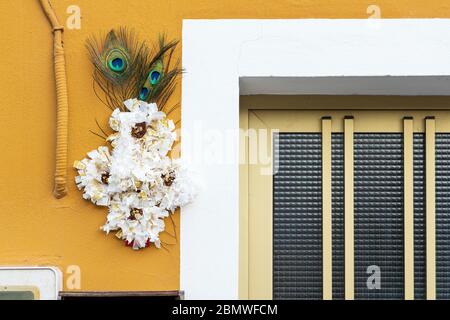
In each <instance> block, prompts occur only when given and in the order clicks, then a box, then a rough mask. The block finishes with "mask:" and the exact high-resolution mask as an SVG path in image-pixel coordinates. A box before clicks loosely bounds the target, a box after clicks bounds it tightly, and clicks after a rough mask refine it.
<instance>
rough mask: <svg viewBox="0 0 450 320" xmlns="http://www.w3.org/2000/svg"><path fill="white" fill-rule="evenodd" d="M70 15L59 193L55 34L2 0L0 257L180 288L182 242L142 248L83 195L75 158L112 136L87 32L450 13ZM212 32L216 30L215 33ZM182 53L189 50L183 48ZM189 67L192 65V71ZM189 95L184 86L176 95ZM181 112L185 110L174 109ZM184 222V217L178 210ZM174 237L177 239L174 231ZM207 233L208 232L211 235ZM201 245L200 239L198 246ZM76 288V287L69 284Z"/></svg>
mask: <svg viewBox="0 0 450 320" xmlns="http://www.w3.org/2000/svg"><path fill="white" fill-rule="evenodd" d="M52 2H53V4H54V7H55V10H56V12H57V14H58V16H59V18H60V20H62V22H65V20H66V18H67V17H68V15H67V13H66V9H67V7H68V6H70V5H73V4H75V5H78V6H79V7H80V8H81V13H82V24H81V30H66V32H65V48H66V59H67V74H68V85H69V104H70V121H69V130H70V131H69V133H70V137H69V164H68V165H69V169H68V171H69V179H70V180H69V195H68V196H67V197H65V198H63V199H62V200H56V199H54V198H53V196H52V188H53V179H52V175H53V168H54V144H55V107H54V105H55V91H54V78H53V70H52V36H51V33H50V29H49V28H50V27H49V24H48V22H47V21H46V18H45V16H44V15H43V13H42V12H41V10H40V7H39V5H38V1H37V0H1V1H0V36H1V41H0V45H1V48H2V50H1V52H2V55H3V56H2V58H1V72H2V76H1V80H0V81H1V82H0V104H1V107H0V110H1V115H0V119H1V123H0V146H1V149H0V197H1V198H0V265H53V266H58V267H59V268H60V269H61V270H62V271H63V272H65V271H66V268H67V267H68V266H70V265H77V266H80V268H81V276H82V278H81V281H82V282H81V289H82V290H169V289H177V288H178V287H179V245H178V244H176V245H173V246H170V247H169V251H165V250H157V249H154V248H151V249H148V250H142V251H139V252H134V251H132V250H131V249H129V248H126V247H125V246H124V245H123V244H122V243H121V242H120V241H118V240H116V239H115V238H114V236H113V235H110V236H109V237H110V238H111V239H108V238H107V237H106V236H105V235H104V234H103V233H102V232H101V231H100V230H99V229H98V228H99V226H100V225H102V224H103V222H104V220H105V217H106V210H105V208H97V207H95V206H94V205H92V204H90V203H89V202H87V201H83V200H82V199H81V194H80V192H79V191H77V190H76V188H75V185H74V183H73V178H74V174H75V172H74V171H73V170H72V168H71V164H72V163H73V161H74V160H76V159H81V158H82V157H84V155H85V153H86V152H87V151H90V150H92V149H94V148H96V147H97V146H98V145H99V144H100V143H102V141H101V140H100V139H98V138H97V137H95V136H94V135H92V134H90V133H89V129H95V122H94V119H95V118H97V119H98V120H99V121H100V122H101V123H104V124H106V121H107V117H108V109H106V108H105V107H104V106H102V104H101V103H100V102H99V101H98V100H97V98H96V97H95V95H94V93H93V91H92V78H91V70H92V69H91V66H90V63H89V61H88V58H87V55H86V52H85V49H84V40H85V39H86V37H87V36H88V35H90V34H92V33H95V32H98V31H106V30H108V29H109V28H111V27H114V26H120V25H126V26H129V27H133V28H135V29H136V30H138V31H139V32H140V35H141V37H142V38H145V39H149V40H150V39H155V38H156V37H157V34H158V32H160V31H165V32H166V33H167V35H168V36H169V37H178V38H180V37H181V27H182V19H183V18H211V19H215V18H366V17H367V16H368V14H367V13H366V9H367V7H368V6H369V5H371V4H376V5H378V6H379V7H380V9H381V14H382V17H383V18H440V17H442V18H449V17H450V2H449V1H447V0H429V1H423V0H396V1H392V0H391V1H387V0H383V1H376V2H375V1H360V0H340V1H337V0H328V1H325V0H272V1H270V0H152V1H150V0H52ZM205 41H207V39H205ZM179 54H180V50H179V51H178V53H177V55H179ZM187 71H188V72H189V70H187ZM179 100H180V88H178V90H177V91H176V93H175V94H174V96H173V101H179ZM173 117H174V119H175V120H178V119H179V112H178V113H175V114H174V115H173ZM175 220H176V223H177V226H179V216H178V215H176V219H175ZM166 239H167V241H171V239H170V238H166ZM205 241H207V239H205ZM192 250H195V248H192ZM66 289H67V288H66Z"/></svg>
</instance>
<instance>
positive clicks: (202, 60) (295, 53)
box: [180, 19, 450, 299]
mask: <svg viewBox="0 0 450 320" xmlns="http://www.w3.org/2000/svg"><path fill="white" fill-rule="evenodd" d="M182 43H183V47H182V48H183V56H182V58H183V67H184V68H185V69H186V74H185V75H184V77H183V84H182V132H181V134H182V137H183V142H182V149H181V151H182V155H183V157H184V158H185V159H187V161H188V163H189V165H190V166H191V168H192V169H193V171H194V173H195V174H196V175H197V177H198V179H199V180H200V181H201V185H202V187H201V189H200V193H199V195H198V197H197V199H196V201H195V203H194V204H192V205H190V206H187V207H185V208H183V209H182V215H181V243H180V245H181V261H180V263H181V270H180V278H181V279H180V282H181V283H180V286H181V289H182V290H184V291H185V294H186V298H187V299H206V298H210V299H214V298H216V299H237V298H238V297H239V164H238V160H237V159H239V137H238V135H235V136H234V137H233V138H232V139H231V140H227V141H223V142H222V143H223V146H221V145H220V142H218V141H215V142H214V143H215V146H214V149H215V150H218V149H220V148H221V147H223V148H227V159H230V158H231V159H235V160H236V161H231V162H229V161H228V162H227V161H225V162H224V161H223V159H218V160H217V161H215V159H214V158H212V157H209V159H207V157H203V156H201V155H200V156H199V154H203V155H205V154H206V152H205V150H207V149H210V148H211V141H210V140H209V139H208V132H222V133H225V132H238V130H239V96H240V95H251V94H322V95H327V94H328V95H354V94H358V95H450V59H449V57H450V19H389V20H374V19H368V20H358V19H352V20H347V19H336V20H325V19H309V20H283V19H280V20H184V21H183V38H182ZM274 107H276V106H274ZM198 130H201V132H203V134H202V135H200V136H199V135H196V134H195V132H196V131H197V132H198ZM230 141H231V144H230ZM218 143H219V145H217V144H218Z"/></svg>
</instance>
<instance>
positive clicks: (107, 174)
mask: <svg viewBox="0 0 450 320" xmlns="http://www.w3.org/2000/svg"><path fill="white" fill-rule="evenodd" d="M110 176H111V175H110V174H109V172H105V173H103V174H102V176H101V180H102V182H103V183H104V184H108V182H109V177H110Z"/></svg>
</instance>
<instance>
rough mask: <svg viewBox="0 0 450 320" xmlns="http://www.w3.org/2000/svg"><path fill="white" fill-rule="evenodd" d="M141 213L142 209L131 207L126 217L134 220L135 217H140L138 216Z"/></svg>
mask: <svg viewBox="0 0 450 320" xmlns="http://www.w3.org/2000/svg"><path fill="white" fill-rule="evenodd" d="M143 213H144V212H143V211H142V209H138V208H133V209H131V210H130V216H129V217H128V219H129V220H136V219H138V218H140V216H142V214H143ZM138 215H139V216H138Z"/></svg>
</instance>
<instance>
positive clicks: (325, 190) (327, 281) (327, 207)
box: [322, 117, 333, 300]
mask: <svg viewBox="0 0 450 320" xmlns="http://www.w3.org/2000/svg"><path fill="white" fill-rule="evenodd" d="M331 233H332V229H331V117H323V118H322V274H323V283H322V286H323V291H322V296H323V299H324V300H331V299H332V298H333V281H332V279H333V261H332V234H331Z"/></svg>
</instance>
